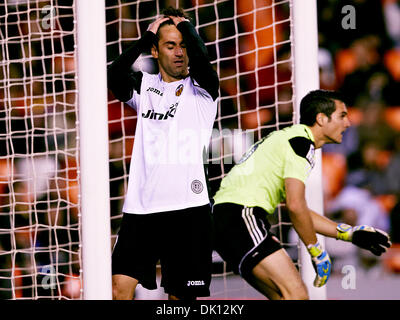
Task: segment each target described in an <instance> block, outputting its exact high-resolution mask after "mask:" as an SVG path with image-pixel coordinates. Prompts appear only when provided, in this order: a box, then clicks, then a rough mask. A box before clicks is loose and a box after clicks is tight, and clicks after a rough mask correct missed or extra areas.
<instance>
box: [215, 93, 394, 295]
mask: <svg viewBox="0 0 400 320" xmlns="http://www.w3.org/2000/svg"><path fill="white" fill-rule="evenodd" d="M300 122H301V124H297V125H293V126H291V127H288V128H285V129H283V130H279V131H274V132H272V133H271V134H270V135H268V136H267V137H264V138H263V139H262V140H260V141H258V142H257V143H255V144H254V145H253V146H252V147H251V148H250V150H249V151H248V152H247V153H246V154H245V155H244V156H243V158H242V159H241V160H240V161H239V163H238V164H236V165H235V166H234V167H233V168H232V170H231V171H230V172H229V173H228V174H227V176H225V177H224V178H223V179H222V181H221V186H220V189H219V190H218V191H217V193H216V194H215V197H214V201H215V202H214V208H213V217H214V223H215V233H216V234H215V236H216V239H215V240H216V243H215V245H216V251H217V252H218V253H219V254H220V256H221V257H222V258H223V259H224V260H225V261H226V262H227V263H228V264H229V265H231V266H232V267H233V270H234V271H235V272H236V273H238V274H240V275H241V276H242V277H243V278H244V279H245V280H246V281H247V282H248V283H249V284H250V285H252V286H253V287H254V288H256V289H257V290H258V291H260V292H261V293H263V294H264V295H265V296H266V297H268V298H270V299H308V293H307V289H306V287H305V285H304V283H303V281H302V279H301V277H300V274H299V272H298V271H297V269H296V267H295V265H294V264H293V262H292V260H291V258H290V257H289V255H288V254H287V253H286V251H285V250H284V249H283V248H282V247H281V245H280V243H279V240H278V239H277V238H276V237H275V236H274V235H272V234H271V232H270V230H269V228H270V225H269V223H268V221H267V214H272V213H273V212H274V211H275V208H276V207H277V205H278V204H279V203H281V202H284V201H286V206H287V208H288V210H289V217H290V219H291V222H292V224H293V227H294V229H295V230H296V232H297V233H298V235H299V237H300V239H301V240H302V241H303V242H304V244H305V245H306V247H307V249H308V251H309V253H310V258H311V259H312V263H313V266H314V268H315V271H316V278H315V281H314V286H316V287H320V286H323V285H324V284H325V283H326V282H327V280H328V278H329V275H330V272H331V260H330V258H329V255H328V253H327V252H326V250H325V249H324V248H323V247H322V246H321V244H319V243H318V241H317V236H316V233H319V234H321V235H324V236H328V237H332V238H336V239H338V240H343V241H351V242H352V243H354V244H355V245H357V246H359V247H361V248H364V249H367V250H370V251H371V252H372V253H374V254H376V255H381V254H382V253H383V252H385V251H386V249H387V248H388V247H390V245H391V243H390V240H389V236H388V235H387V234H386V233H385V232H383V231H381V230H378V229H375V228H373V227H371V226H356V227H352V226H349V225H346V224H337V223H335V222H333V221H331V220H329V219H328V218H326V217H324V216H322V215H320V214H318V213H315V212H314V211H312V210H311V209H310V208H308V206H307V202H306V199H305V182H306V179H307V177H308V175H309V173H310V170H311V169H312V168H313V166H314V161H315V160H314V153H315V149H318V148H321V147H322V146H323V145H324V144H325V143H341V142H342V135H343V133H344V131H345V130H346V129H347V128H348V127H349V126H350V122H349V119H348V117H347V108H346V104H345V103H344V101H343V99H342V97H341V96H340V94H339V93H337V92H334V91H326V90H315V91H311V92H310V93H308V94H307V95H306V96H305V97H304V98H303V99H302V101H301V104H300Z"/></svg>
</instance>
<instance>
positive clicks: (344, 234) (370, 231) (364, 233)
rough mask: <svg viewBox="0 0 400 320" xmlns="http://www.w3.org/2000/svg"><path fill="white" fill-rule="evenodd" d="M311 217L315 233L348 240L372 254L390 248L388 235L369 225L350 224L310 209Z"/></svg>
mask: <svg viewBox="0 0 400 320" xmlns="http://www.w3.org/2000/svg"><path fill="white" fill-rule="evenodd" d="M311 218H312V221H313V224H314V227H315V230H316V232H317V233H319V234H322V235H325V236H328V237H331V238H335V239H338V240H343V241H349V242H352V243H353V244H355V245H356V246H358V247H360V248H363V249H366V250H369V251H371V252H372V253H373V254H375V255H377V256H380V255H381V254H382V253H384V252H385V251H386V250H387V248H390V246H391V245H392V243H391V242H390V238H389V235H388V234H387V233H386V232H384V231H382V230H379V229H376V228H374V227H371V226H366V225H361V226H355V227H353V226H350V225H348V224H344V223H339V224H337V223H336V222H334V221H332V220H330V219H328V218H326V217H324V216H321V215H319V214H318V213H316V212H314V211H311Z"/></svg>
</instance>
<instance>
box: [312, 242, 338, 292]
mask: <svg viewBox="0 0 400 320" xmlns="http://www.w3.org/2000/svg"><path fill="white" fill-rule="evenodd" d="M307 250H308V252H309V253H310V255H311V260H312V264H313V266H314V269H315V272H316V273H317V275H316V277H315V280H314V287H322V286H323V285H324V284H325V283H326V282H327V281H328V279H329V276H330V274H331V268H332V264H331V259H330V258H329V255H328V253H327V252H326V251H325V250H324V249H323V248H322V246H321V245H320V244H319V242H317V243H316V244H310V245H308V246H307Z"/></svg>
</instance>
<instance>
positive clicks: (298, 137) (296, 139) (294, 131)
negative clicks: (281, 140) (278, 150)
mask: <svg viewBox="0 0 400 320" xmlns="http://www.w3.org/2000/svg"><path fill="white" fill-rule="evenodd" d="M286 131H287V140H288V142H289V145H290V148H291V149H292V150H293V151H294V152H295V153H296V154H297V155H298V156H300V157H302V158H308V157H309V156H310V150H314V141H313V139H312V133H311V131H310V129H309V128H308V127H307V126H305V125H302V124H297V125H293V126H291V127H289V128H287V130H286Z"/></svg>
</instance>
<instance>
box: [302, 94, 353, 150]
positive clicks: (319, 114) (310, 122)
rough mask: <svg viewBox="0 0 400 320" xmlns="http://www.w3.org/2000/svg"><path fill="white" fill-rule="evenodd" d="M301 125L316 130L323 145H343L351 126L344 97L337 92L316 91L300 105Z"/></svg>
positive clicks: (307, 96) (308, 95)
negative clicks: (343, 139) (343, 137)
mask: <svg viewBox="0 0 400 320" xmlns="http://www.w3.org/2000/svg"><path fill="white" fill-rule="evenodd" d="M300 123H302V124H305V125H307V126H309V127H311V128H314V130H313V132H314V135H315V134H316V135H317V137H315V138H321V141H320V142H321V143H322V144H325V143H341V142H342V135H343V133H344V131H346V129H347V128H348V127H349V126H350V121H349V119H348V117H347V108H346V104H345V102H344V99H343V97H342V96H341V94H339V93H338V92H336V91H329V90H314V91H311V92H309V93H308V94H307V95H306V96H305V97H304V98H303V99H302V100H301V103H300Z"/></svg>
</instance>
